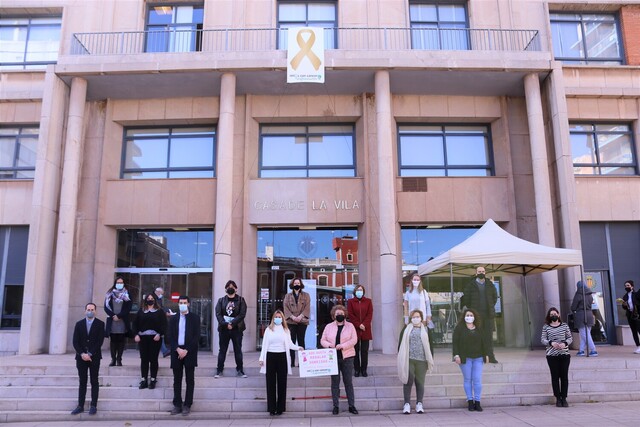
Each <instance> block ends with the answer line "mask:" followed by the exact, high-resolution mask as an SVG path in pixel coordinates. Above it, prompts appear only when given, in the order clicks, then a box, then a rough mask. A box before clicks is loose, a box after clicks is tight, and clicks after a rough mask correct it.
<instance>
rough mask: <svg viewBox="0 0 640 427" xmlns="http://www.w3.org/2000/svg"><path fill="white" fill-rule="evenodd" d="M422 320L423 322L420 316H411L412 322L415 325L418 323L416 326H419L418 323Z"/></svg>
mask: <svg viewBox="0 0 640 427" xmlns="http://www.w3.org/2000/svg"><path fill="white" fill-rule="evenodd" d="M420 322H422V320H420V318H419V317H412V318H411V323H413V324H414V325H416V326H417V325H419V324H420Z"/></svg>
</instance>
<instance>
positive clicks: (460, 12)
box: [438, 4, 466, 23]
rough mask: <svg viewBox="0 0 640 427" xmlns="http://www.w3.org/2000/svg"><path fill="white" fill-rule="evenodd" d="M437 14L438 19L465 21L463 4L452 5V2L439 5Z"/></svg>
mask: <svg viewBox="0 0 640 427" xmlns="http://www.w3.org/2000/svg"><path fill="white" fill-rule="evenodd" d="M438 15H439V18H440V21H448V22H462V23H465V22H466V16H465V11H464V6H462V5H454V4H446V5H439V6H438Z"/></svg>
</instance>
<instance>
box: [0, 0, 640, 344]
mask: <svg viewBox="0 0 640 427" xmlns="http://www.w3.org/2000/svg"><path fill="white" fill-rule="evenodd" d="M296 27H316V28H317V27H320V28H324V30H323V34H324V48H325V56H324V65H325V81H324V83H322V84H318V83H295V84H294V83H287V82H286V80H287V79H286V70H287V48H288V46H287V34H288V31H290V29H291V28H296ZM639 29H640V4H638V2H637V1H628V2H615V1H603V2H596V1H591V0H588V1H586V2H585V1H580V2H577V1H575V2H574V1H560V2H547V1H536V0H534V1H528V2H524V1H519V0H508V1H479V0H469V1H450V2H448V1H426V0H361V1H348V0H307V1H303V0H233V1H229V0H204V1H186V0H185V1H181V0H173V1H165V0H158V1H145V0H101V1H99V2H97V1H86V2H77V1H71V0H69V1H66V0H57V1H56V0H50V1H48V0H37V1H36V0H13V1H11V2H8V3H6V4H5V3H3V4H2V5H1V6H0V43H1V45H2V47H0V249H2V251H0V268H1V270H0V309H1V319H0V322H1V328H0V352H2V353H21V354H32V353H42V352H45V353H46V352H49V353H64V352H66V351H67V350H68V349H69V348H70V328H71V326H72V325H73V321H74V320H76V319H77V318H79V317H80V316H82V312H83V308H84V305H85V303H87V302H88V301H94V302H96V303H97V304H98V306H99V308H100V307H101V305H102V302H103V300H104V295H105V292H106V291H107V290H108V289H109V288H110V286H111V285H112V284H113V281H114V278H115V277H116V276H122V277H123V278H125V282H126V283H127V287H128V289H129V292H130V295H131V297H132V299H133V300H134V302H135V303H136V305H137V303H139V302H140V301H141V298H142V296H143V295H144V294H145V293H147V292H150V291H151V290H152V289H154V288H155V287H157V286H162V287H164V288H165V290H166V291H167V298H168V300H169V301H168V304H169V305H171V304H175V298H177V296H179V295H180V294H184V293H186V294H188V295H190V296H191V297H192V298H193V301H194V303H193V308H194V310H195V311H196V312H198V313H199V314H200V315H201V316H202V318H203V331H202V343H201V345H202V347H203V348H211V349H212V350H215V347H216V344H217V343H216V341H217V340H215V339H213V337H215V328H216V324H215V320H214V319H212V314H211V311H212V310H211V309H212V305H213V304H214V303H215V301H216V300H217V299H218V298H220V297H221V296H222V295H223V293H224V284H225V283H226V281H227V280H229V279H232V280H234V281H236V282H237V283H238V284H239V292H240V294H241V295H243V296H244V297H245V299H246V301H247V304H248V308H249V309H248V314H247V321H246V323H247V325H248V328H247V331H246V332H245V344H244V345H245V348H246V349H248V350H252V349H255V348H259V346H260V338H261V333H262V331H263V328H264V325H265V322H267V321H268V319H269V316H270V313H272V311H273V309H274V308H276V307H277V306H278V304H279V303H281V299H282V297H283V295H284V293H285V292H287V291H288V284H289V282H290V280H291V279H292V278H293V277H296V276H297V277H301V278H302V279H303V280H304V281H305V286H306V288H307V290H308V291H310V292H312V293H313V296H314V298H313V299H314V302H315V304H316V305H315V307H314V310H313V312H312V317H313V319H312V320H313V321H314V322H316V323H315V324H316V330H315V331H313V333H317V331H319V330H320V328H321V327H322V324H323V323H326V321H327V318H326V315H327V311H328V310H330V307H331V306H332V305H333V304H336V303H340V302H344V300H345V299H346V298H349V297H350V296H351V291H352V289H353V286H354V285H356V284H362V285H364V286H365V288H366V290H367V296H369V297H370V298H372V300H373V303H374V313H375V314H374V322H373V329H374V330H373V333H374V339H373V341H372V345H373V348H374V349H378V350H381V351H383V352H384V353H394V352H395V348H396V345H397V344H396V343H397V336H398V333H399V329H400V323H401V321H402V320H401V313H402V311H401V304H402V293H403V292H404V290H405V286H406V284H407V282H408V275H409V274H410V273H411V272H412V271H414V270H416V268H417V265H418V264H420V263H423V262H426V261H427V260H428V259H429V258H431V257H435V256H437V255H438V254H439V253H441V252H443V251H445V250H447V249H449V248H450V247H451V246H453V245H455V244H457V243H459V242H461V241H462V240H464V239H465V238H466V237H468V236H469V235H470V234H471V233H473V231H474V230H475V229H476V228H477V227H479V226H480V225H482V224H483V223H484V222H485V221H486V220H487V219H489V218H492V219H493V220H494V221H496V222H497V223H498V224H500V225H501V226H502V227H503V228H504V229H506V230H507V231H509V232H511V233H512V234H514V235H517V236H518V237H521V238H524V239H527V240H530V241H533V242H536V243H541V244H544V245H549V246H556V247H566V248H574V249H582V251H583V257H584V266H583V267H584V276H585V279H586V280H587V281H588V283H589V284H590V285H591V286H592V287H594V289H595V290H596V291H597V292H598V297H599V298H597V301H598V310H599V313H600V317H599V319H600V321H601V324H602V327H601V328H599V329H600V331H599V332H600V333H601V336H600V337H599V338H598V341H600V342H607V343H612V344H616V343H618V344H620V343H622V341H623V340H622V339H621V338H620V337H618V336H617V335H616V328H617V327H618V326H622V325H624V324H625V322H626V318H625V316H623V315H622V312H621V311H620V309H619V307H618V306H617V304H616V302H615V299H616V298H617V297H618V296H620V295H621V294H622V292H623V288H622V284H623V282H624V280H628V279H632V280H637V281H639V282H640V262H639V261H640V175H639V169H638V156H639V150H638V143H637V141H638V137H639V132H640V131H639V124H638V120H639V118H640V42H639V39H638V35H639V34H638V31H640V30H639ZM303 43H304V40H303ZM488 271H489V274H491V269H490V266H488ZM580 277H581V270H580V269H579V268H572V269H567V270H562V271H559V272H550V273H545V274H542V275H538V276H536V277H531V278H527V280H526V283H524V282H523V281H522V280H521V278H519V277H508V276H505V277H494V280H495V282H496V285H497V286H498V287H499V291H500V302H499V307H498V313H499V315H498V319H497V324H496V336H495V339H496V340H497V341H498V342H499V343H500V344H502V345H505V346H510V347H525V346H528V345H529V344H530V343H535V341H536V338H535V337H536V336H538V333H539V332H538V331H539V327H540V325H541V322H542V320H543V317H544V313H545V311H546V309H547V308H548V307H550V306H552V305H555V306H559V307H561V309H562V310H564V311H565V312H566V311H567V309H568V305H569V302H570V300H571V298H572V296H573V293H574V290H575V282H576V281H577V280H579V278H580ZM466 280H469V279H456V280H454V281H452V282H450V281H449V279H448V278H444V279H442V278H425V279H424V282H423V283H424V284H425V287H426V288H427V289H428V291H429V292H430V295H431V297H432V301H433V305H434V318H435V320H436V333H437V334H438V336H437V338H438V340H437V342H438V343H439V344H442V345H447V343H448V342H449V341H450V332H451V330H452V327H453V325H454V324H455V321H456V313H457V309H458V308H459V307H458V306H457V305H456V304H457V302H458V300H459V296H460V290H461V289H462V287H463V286H464V282H465V281H466ZM525 286H526V289H525ZM525 295H527V297H528V304H527V303H526V300H525V298H524V296H525ZM136 305H134V307H135V306H136ZM99 311H100V310H99ZM101 314H102V316H103V315H104V312H102V313H101ZM529 320H530V321H531V325H529ZM618 329H619V328H618ZM523 331H524V333H523ZM313 333H312V336H313ZM307 347H310V346H309V345H307Z"/></svg>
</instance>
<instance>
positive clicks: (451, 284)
mask: <svg viewBox="0 0 640 427" xmlns="http://www.w3.org/2000/svg"><path fill="white" fill-rule="evenodd" d="M449 285H450V287H451V312H452V313H454V312H455V306H454V304H455V299H454V297H453V264H451V263H449ZM457 320H458V317H457V316H456V322H454V323H453V325H452V326H453V327H452V329H451V337H453V329H455V327H456V324H457V323H458V322H457ZM447 328H449V325H447ZM447 332H449V331H447ZM452 341H453V338H452Z"/></svg>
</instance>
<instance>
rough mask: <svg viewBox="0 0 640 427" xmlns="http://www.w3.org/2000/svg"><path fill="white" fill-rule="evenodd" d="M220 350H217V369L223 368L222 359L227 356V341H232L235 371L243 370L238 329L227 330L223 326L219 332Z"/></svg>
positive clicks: (240, 332) (240, 333)
mask: <svg viewBox="0 0 640 427" xmlns="http://www.w3.org/2000/svg"><path fill="white" fill-rule="evenodd" d="M219 339H220V341H219V342H220V351H219V352H218V371H219V372H222V370H223V369H224V361H225V359H226V358H227V350H228V349H229V341H232V342H233V354H234V356H235V358H236V371H243V370H244V369H243V366H242V331H240V330H238V329H232V330H229V329H227V328H223V329H222V330H220V333H219Z"/></svg>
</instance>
